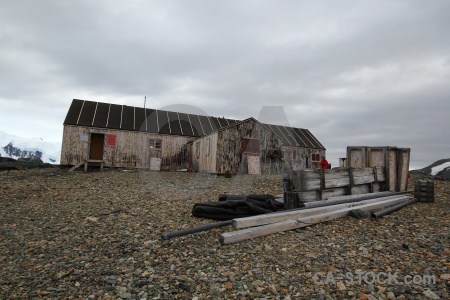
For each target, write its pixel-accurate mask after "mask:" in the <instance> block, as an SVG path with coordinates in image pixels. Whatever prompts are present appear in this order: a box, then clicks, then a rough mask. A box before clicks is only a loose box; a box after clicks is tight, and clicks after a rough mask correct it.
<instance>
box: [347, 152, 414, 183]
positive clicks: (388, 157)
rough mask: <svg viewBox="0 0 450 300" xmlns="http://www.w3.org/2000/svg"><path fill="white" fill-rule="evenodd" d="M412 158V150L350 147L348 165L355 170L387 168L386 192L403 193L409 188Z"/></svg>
mask: <svg viewBox="0 0 450 300" xmlns="http://www.w3.org/2000/svg"><path fill="white" fill-rule="evenodd" d="M410 156H411V149H410V148H400V147H394V146H384V147H369V146H349V147H347V157H346V163H347V166H348V167H354V168H362V167H385V171H386V190H387V191H391V192H401V191H406V189H407V186H408V172H409V159H410Z"/></svg>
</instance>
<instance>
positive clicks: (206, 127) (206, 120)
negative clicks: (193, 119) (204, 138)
mask: <svg viewBox="0 0 450 300" xmlns="http://www.w3.org/2000/svg"><path fill="white" fill-rule="evenodd" d="M198 117H199V119H200V123H201V126H202V128H203V131H204V133H205V135H206V134H210V133H211V132H213V131H214V129H213V128H212V127H211V124H210V123H209V117H206V116H198Z"/></svg>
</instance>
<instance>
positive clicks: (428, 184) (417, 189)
mask: <svg viewBox="0 0 450 300" xmlns="http://www.w3.org/2000/svg"><path fill="white" fill-rule="evenodd" d="M414 196H415V197H416V199H417V200H419V201H420V202H434V181H432V180H417V181H416V183H415V186H414Z"/></svg>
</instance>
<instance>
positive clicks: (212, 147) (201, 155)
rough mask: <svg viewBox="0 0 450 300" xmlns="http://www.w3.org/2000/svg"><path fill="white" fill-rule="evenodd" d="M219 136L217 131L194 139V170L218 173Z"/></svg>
mask: <svg viewBox="0 0 450 300" xmlns="http://www.w3.org/2000/svg"><path fill="white" fill-rule="evenodd" d="M217 136H218V133H217V132H215V133H212V134H210V135H207V136H205V137H203V138H200V139H198V140H196V141H194V143H193V146H192V170H193V171H194V172H201V173H217V168H216V166H217ZM208 148H209V149H208Z"/></svg>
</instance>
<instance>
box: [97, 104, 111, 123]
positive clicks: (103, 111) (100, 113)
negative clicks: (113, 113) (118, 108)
mask: <svg viewBox="0 0 450 300" xmlns="http://www.w3.org/2000/svg"><path fill="white" fill-rule="evenodd" d="M108 114H109V104H108V103H101V102H98V105H97V111H96V112H95V118H94V124H93V126H94V127H101V128H104V127H106V121H107V120H108Z"/></svg>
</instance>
